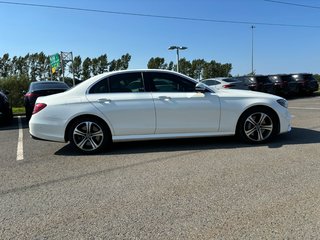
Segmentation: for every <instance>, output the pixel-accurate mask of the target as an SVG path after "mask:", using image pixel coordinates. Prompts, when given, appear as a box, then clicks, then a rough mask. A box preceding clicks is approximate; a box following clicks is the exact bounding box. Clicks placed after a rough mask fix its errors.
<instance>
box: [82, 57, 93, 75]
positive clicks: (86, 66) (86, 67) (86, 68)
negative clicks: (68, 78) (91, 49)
mask: <svg viewBox="0 0 320 240" xmlns="http://www.w3.org/2000/svg"><path fill="white" fill-rule="evenodd" d="M91 65H92V62H91V59H90V58H89V57H87V58H86V59H85V60H84V61H83V63H82V80H87V79H88V78H90V77H91Z"/></svg>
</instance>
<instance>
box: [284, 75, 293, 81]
mask: <svg viewBox="0 0 320 240" xmlns="http://www.w3.org/2000/svg"><path fill="white" fill-rule="evenodd" d="M281 79H282V80H284V81H287V82H292V81H295V79H294V78H293V77H292V76H291V75H283V76H281Z"/></svg>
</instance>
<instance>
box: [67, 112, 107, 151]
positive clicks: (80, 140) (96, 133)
mask: <svg viewBox="0 0 320 240" xmlns="http://www.w3.org/2000/svg"><path fill="white" fill-rule="evenodd" d="M69 140H70V143H71V145H72V146H73V147H74V148H76V149H77V150H80V151H81V152H83V153H96V152H99V151H101V150H102V149H103V148H104V147H105V146H106V145H107V144H108V143H110V135H109V133H108V131H107V129H106V126H105V124H103V123H102V122H101V121H98V120H96V119H90V118H83V119H79V120H77V121H75V122H74V123H73V124H72V126H71V128H70V130H69Z"/></svg>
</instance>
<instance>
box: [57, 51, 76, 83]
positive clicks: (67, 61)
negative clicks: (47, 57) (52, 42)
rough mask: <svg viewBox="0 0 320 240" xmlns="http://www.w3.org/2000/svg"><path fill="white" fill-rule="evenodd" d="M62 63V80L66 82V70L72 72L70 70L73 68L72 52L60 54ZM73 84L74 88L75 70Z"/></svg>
mask: <svg viewBox="0 0 320 240" xmlns="http://www.w3.org/2000/svg"><path fill="white" fill-rule="evenodd" d="M60 61H61V70H62V80H63V82H64V77H65V70H66V68H68V70H69V72H70V68H72V67H73V54H72V52H60ZM72 82H73V86H75V79H74V73H73V68H72Z"/></svg>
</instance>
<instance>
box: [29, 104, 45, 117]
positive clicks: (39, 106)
mask: <svg viewBox="0 0 320 240" xmlns="http://www.w3.org/2000/svg"><path fill="white" fill-rule="evenodd" d="M46 106H47V104H45V103H37V104H36V105H35V106H34V108H33V112H32V114H36V113H37V112H40V111H41V110H42V109H44V108H45V107H46Z"/></svg>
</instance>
